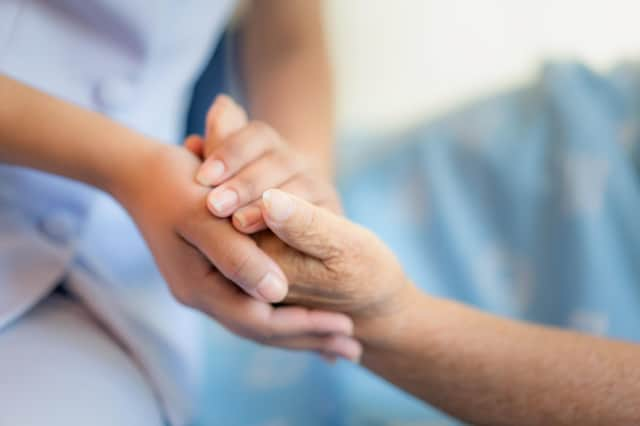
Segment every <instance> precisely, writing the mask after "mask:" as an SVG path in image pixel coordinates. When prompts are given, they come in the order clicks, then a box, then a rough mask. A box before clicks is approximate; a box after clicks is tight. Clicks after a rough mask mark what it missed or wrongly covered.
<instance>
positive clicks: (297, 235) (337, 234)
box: [261, 189, 354, 260]
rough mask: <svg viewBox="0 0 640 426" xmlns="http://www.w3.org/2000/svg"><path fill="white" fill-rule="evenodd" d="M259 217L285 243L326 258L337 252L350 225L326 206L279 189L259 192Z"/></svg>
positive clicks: (311, 254)
mask: <svg viewBox="0 0 640 426" xmlns="http://www.w3.org/2000/svg"><path fill="white" fill-rule="evenodd" d="M262 201H263V202H262V206H261V208H262V216H263V217H264V221H265V223H266V224H267V226H268V227H269V229H270V230H271V231H272V232H273V233H274V234H276V235H277V236H278V238H280V239H281V240H282V241H284V242H285V243H286V244H287V245H289V246H291V247H293V248H295V249H298V250H300V251H301V252H303V253H305V254H308V255H310V256H313V257H316V258H319V259H323V260H324V259H327V258H329V257H331V256H332V255H334V254H335V253H336V252H339V250H340V247H342V246H343V244H344V241H345V240H346V239H347V238H354V234H350V235H349V230H350V229H351V227H353V226H354V225H353V224H351V223H350V222H348V221H347V220H345V219H343V218H341V217H339V216H337V215H335V214H334V213H332V212H330V211H329V210H327V209H324V208H322V207H318V206H315V205H313V204H311V203H309V202H307V201H305V200H303V199H301V198H298V197H295V196H293V195H291V194H288V193H286V192H284V191H281V190H279V189H269V190H268V191H265V192H264V194H263V195H262Z"/></svg>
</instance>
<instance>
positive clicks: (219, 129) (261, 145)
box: [185, 95, 340, 233]
mask: <svg viewBox="0 0 640 426" xmlns="http://www.w3.org/2000/svg"><path fill="white" fill-rule="evenodd" d="M185 145H186V146H187V148H188V149H189V150H191V151H192V152H194V153H196V154H199V155H201V156H203V158H205V161H204V163H203V164H202V166H201V167H200V169H199V171H198V173H197V175H196V179H197V180H198V182H199V183H201V184H202V185H204V186H213V187H215V189H213V190H212V191H211V193H210V194H209V196H208V198H207V206H208V207H209V210H210V211H211V213H213V214H214V215H215V216H217V217H220V218H224V217H229V216H232V220H233V224H234V226H235V227H236V228H237V229H238V230H240V231H242V232H244V233H254V232H257V231H260V230H263V229H265V224H264V221H263V219H262V215H261V213H260V203H261V200H260V198H261V196H262V193H263V192H264V191H266V190H267V189H269V188H280V189H282V190H284V191H287V192H289V193H292V194H296V195H297V196H299V197H302V198H304V199H306V200H307V201H310V202H312V203H314V204H316V205H320V206H323V207H326V208H328V209H330V210H333V211H339V210H340V203H339V200H338V195H337V193H336V190H335V189H334V187H333V185H332V183H331V182H330V178H329V177H328V176H326V175H325V174H323V172H322V171H320V170H319V169H318V168H316V167H314V163H313V160H312V159H309V158H305V157H304V156H302V155H301V154H300V153H298V152H296V151H295V150H294V149H293V148H291V147H289V146H288V144H287V143H286V141H284V140H283V139H282V138H281V137H280V135H278V133H277V132H276V131H275V130H274V129H273V128H271V127H270V126H269V125H267V124H265V123H262V122H259V121H251V122H249V121H248V119H247V115H246V113H245V111H244V110H243V109H242V108H241V107H240V106H238V105H237V104H236V103H235V102H234V101H233V100H232V99H231V98H229V97H228V96H224V95H221V96H218V97H217V98H216V100H215V102H214V103H213V105H212V106H211V108H210V110H209V113H208V114H207V126H206V132H205V137H204V139H202V138H201V137H199V136H191V137H189V138H188V139H187V141H186V142H185Z"/></svg>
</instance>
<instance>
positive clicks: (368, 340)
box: [354, 279, 428, 348]
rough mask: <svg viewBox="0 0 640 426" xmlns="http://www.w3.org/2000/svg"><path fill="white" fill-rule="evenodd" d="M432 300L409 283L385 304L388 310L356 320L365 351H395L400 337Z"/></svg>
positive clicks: (401, 287)
mask: <svg viewBox="0 0 640 426" xmlns="http://www.w3.org/2000/svg"><path fill="white" fill-rule="evenodd" d="M427 298H428V296H427V295H425V294H424V293H423V292H421V291H420V290H419V289H418V288H417V287H416V286H415V285H414V284H413V283H412V282H411V281H409V280H408V279H405V280H404V281H403V284H401V285H400V288H399V290H398V291H397V292H396V293H395V294H394V295H393V296H392V297H390V298H389V299H387V300H386V301H385V302H384V306H383V307H381V308H380V309H376V310H375V312H372V313H370V314H367V315H357V316H354V323H355V336H356V338H358V339H359V340H360V341H361V342H362V344H363V345H364V346H365V347H369V348H384V347H391V346H392V345H393V340H394V338H395V337H396V336H399V335H401V334H402V333H403V330H405V329H406V328H407V327H408V326H409V325H410V324H411V319H412V318H414V317H415V312H416V311H418V310H420V306H421V305H423V303H424V302H425V299H427Z"/></svg>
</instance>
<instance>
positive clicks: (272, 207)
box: [262, 189, 295, 222]
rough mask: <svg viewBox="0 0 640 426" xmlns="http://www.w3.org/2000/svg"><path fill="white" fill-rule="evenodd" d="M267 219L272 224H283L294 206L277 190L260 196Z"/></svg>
mask: <svg viewBox="0 0 640 426" xmlns="http://www.w3.org/2000/svg"><path fill="white" fill-rule="evenodd" d="M262 201H263V202H264V205H265V207H266V208H267V213H268V214H269V218H270V219H271V220H273V221H274V222H284V221H285V220H287V219H288V218H289V216H291V214H292V213H293V209H294V207H295V204H294V202H293V200H292V199H291V197H289V196H288V195H287V194H285V193H284V192H282V191H278V190H277V189H269V190H267V191H265V192H264V194H262Z"/></svg>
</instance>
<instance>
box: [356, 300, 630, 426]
mask: <svg viewBox="0 0 640 426" xmlns="http://www.w3.org/2000/svg"><path fill="white" fill-rule="evenodd" d="M396 315H397V317H396V318H395V319H394V321H389V322H383V323H380V322H379V321H377V322H376V328H375V330H376V331H375V333H372V334H370V336H369V337H365V336H362V338H363V342H364V347H365V350H364V357H363V364H364V365H365V366H366V367H367V368H369V369H371V370H372V371H374V372H376V373H377V374H379V375H381V376H383V377H385V378H386V379H387V380H389V381H390V382H392V383H394V384H396V385H397V386H399V387H402V388H403V389H405V390H407V391H409V392H411V393H413V394H414V395H416V396H418V397H419V398H421V399H423V400H425V401H428V402H430V403H432V404H434V405H436V406H437V407H440V408H441V409H443V410H444V411H447V412H448V413H451V414H452V415H454V416H456V417H459V418H461V419H464V420H466V421H468V422H471V423H473V424H489V425H540V424H554V425H556V424H563V425H592V424H593V425H596V424H598V425H602V424H606V425H631V424H639V423H640V348H639V347H638V346H637V345H634V344H629V343H623V342H617V341H612V340H605V339H600V338H595V337H591V336H587V335H582V334H578V333H574V332H568V331H564V330H559V329H552V328H546V327H540V326H535V325H532V324H525V323H521V322H516V321H509V320H506V319H502V318H499V317H496V316H493V315H487V314H484V313H482V312H480V311H477V310H475V309H471V308H468V307H466V306H463V305H459V304H456V303H452V302H448V301H444V300H436V299H432V298H429V297H427V296H425V295H420V296H417V295H416V297H415V298H414V299H413V301H411V302H408V303H407V304H406V308H404V309H402V310H398V311H397V314H396ZM363 328H364V330H366V329H367V328H368V327H367V326H364V327H363ZM369 330H371V329H370V328H369ZM356 331H357V332H358V324H356ZM363 332H364V333H366V331H363ZM368 342H369V344H368Z"/></svg>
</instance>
